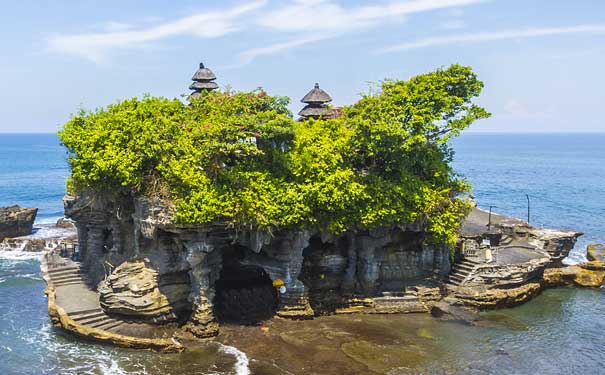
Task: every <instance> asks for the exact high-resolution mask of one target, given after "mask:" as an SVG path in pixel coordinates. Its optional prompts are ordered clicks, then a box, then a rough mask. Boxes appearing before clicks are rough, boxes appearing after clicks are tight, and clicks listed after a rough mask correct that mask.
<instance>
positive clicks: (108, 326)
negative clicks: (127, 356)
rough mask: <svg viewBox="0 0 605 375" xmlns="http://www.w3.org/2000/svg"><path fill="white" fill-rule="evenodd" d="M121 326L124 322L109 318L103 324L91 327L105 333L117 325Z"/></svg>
mask: <svg viewBox="0 0 605 375" xmlns="http://www.w3.org/2000/svg"><path fill="white" fill-rule="evenodd" d="M122 324H124V322H123V321H121V320H115V319H111V318H109V320H107V321H105V322H103V323H102V324H96V325H94V326H91V327H92V328H96V329H101V330H104V331H106V330H108V329H111V328H115V327H117V326H119V325H122Z"/></svg>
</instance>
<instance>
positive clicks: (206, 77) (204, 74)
mask: <svg viewBox="0 0 605 375" xmlns="http://www.w3.org/2000/svg"><path fill="white" fill-rule="evenodd" d="M191 79H192V80H193V81H202V82H204V81H206V82H207V81H212V80H215V79H216V76H215V75H214V73H212V70H210V69H208V68H206V67H205V66H204V63H200V68H199V69H198V70H197V72H195V74H194V75H193V77H192V78H191Z"/></svg>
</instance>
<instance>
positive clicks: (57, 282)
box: [51, 276, 84, 285]
mask: <svg viewBox="0 0 605 375" xmlns="http://www.w3.org/2000/svg"><path fill="white" fill-rule="evenodd" d="M51 281H52V282H53V284H55V285H61V284H65V283H71V282H72V281H77V282H84V281H83V280H82V278H81V277H80V276H72V277H66V278H64V279H59V280H55V279H51Z"/></svg>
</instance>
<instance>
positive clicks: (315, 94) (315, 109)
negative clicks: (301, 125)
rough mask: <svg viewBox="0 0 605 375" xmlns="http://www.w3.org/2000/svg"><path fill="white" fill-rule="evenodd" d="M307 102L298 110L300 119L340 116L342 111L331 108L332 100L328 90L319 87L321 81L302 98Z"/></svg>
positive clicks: (303, 101) (302, 100)
mask: <svg viewBox="0 0 605 375" xmlns="http://www.w3.org/2000/svg"><path fill="white" fill-rule="evenodd" d="M300 101H301V102H302V103H305V104H306V105H305V107H304V108H303V109H301V110H300V112H298V115H299V116H300V120H301V121H304V120H307V119H310V118H314V119H318V118H320V117H321V118H334V117H338V115H339V113H340V111H339V110H338V109H332V108H330V106H329V104H328V103H330V102H331V101H332V98H331V97H330V95H328V93H327V92H325V91H324V90H322V89H320V88H319V83H316V84H315V87H314V88H313V89H312V90H311V91H309V92H308V93H307V95H305V96H304V97H303V98H302V99H301V100H300Z"/></svg>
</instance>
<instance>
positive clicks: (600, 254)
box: [586, 244, 605, 262]
mask: <svg viewBox="0 0 605 375" xmlns="http://www.w3.org/2000/svg"><path fill="white" fill-rule="evenodd" d="M586 258H588V260H589V261H591V260H598V261H602V262H603V261H605V245H603V244H592V245H588V246H587V247H586Z"/></svg>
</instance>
